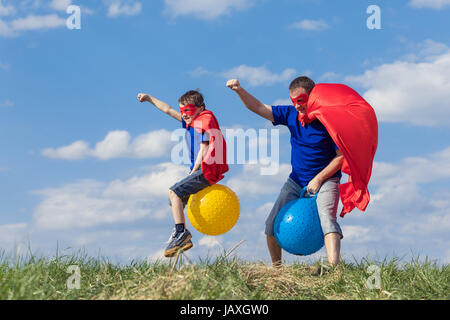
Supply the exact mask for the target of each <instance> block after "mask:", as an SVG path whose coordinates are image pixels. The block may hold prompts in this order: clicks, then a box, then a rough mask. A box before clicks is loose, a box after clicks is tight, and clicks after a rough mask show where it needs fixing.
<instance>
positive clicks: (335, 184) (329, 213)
mask: <svg viewBox="0 0 450 320" xmlns="http://www.w3.org/2000/svg"><path fill="white" fill-rule="evenodd" d="M339 181H340V178H338V177H334V178H330V179H328V180H327V181H325V182H324V183H323V184H322V186H321V187H320V189H319V193H318V194H317V199H316V202H317V211H318V212H319V218H320V225H321V226H322V231H323V234H324V235H326V234H327V233H339V235H340V236H341V239H342V238H343V237H344V236H343V233H342V230H341V227H340V226H339V224H338V223H337V219H336V213H337V208H338V205H339ZM301 191H302V187H300V186H299V185H298V184H297V183H296V182H295V181H294V180H292V179H291V178H288V180H287V181H286V183H285V184H284V186H283V187H282V188H281V191H280V195H279V196H278V199H277V201H276V202H275V204H274V206H273V208H272V210H271V211H270V214H269V216H268V218H267V220H266V230H265V233H266V235H269V236H273V223H274V221H275V217H276V216H277V214H278V212H279V211H280V210H281V208H283V207H284V205H285V204H286V203H288V202H289V201H291V200H294V199H297V198H299V197H300V192H301Z"/></svg>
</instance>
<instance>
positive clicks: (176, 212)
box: [169, 189, 186, 224]
mask: <svg viewBox="0 0 450 320" xmlns="http://www.w3.org/2000/svg"><path fill="white" fill-rule="evenodd" d="M169 199H170V206H171V208H172V216H173V220H174V221H175V224H180V223H182V224H185V221H186V220H185V218H184V205H183V200H181V198H180V197H179V196H177V194H176V193H175V192H173V191H172V190H170V189H169Z"/></svg>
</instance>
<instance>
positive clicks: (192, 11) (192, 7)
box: [164, 0, 254, 20]
mask: <svg viewBox="0 0 450 320" xmlns="http://www.w3.org/2000/svg"><path fill="white" fill-rule="evenodd" d="M253 2H254V1H253V0H164V3H165V12H166V13H167V14H169V15H170V16H171V17H172V18H176V17H179V16H194V17H196V18H199V19H203V20H214V19H216V18H218V17H219V16H222V15H227V14H230V13H231V12H233V11H242V10H246V9H248V8H249V7H251V6H252V5H253Z"/></svg>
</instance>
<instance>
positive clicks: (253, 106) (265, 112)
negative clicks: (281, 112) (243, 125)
mask: <svg viewBox="0 0 450 320" xmlns="http://www.w3.org/2000/svg"><path fill="white" fill-rule="evenodd" d="M227 87H228V88H230V89H231V90H233V91H235V92H236V93H237V94H238V96H239V98H240V99H241V100H242V102H243V103H244V105H245V106H246V107H247V108H248V109H249V110H250V111H253V112H254V113H256V114H258V115H260V116H261V117H263V118H265V119H267V120H269V121H271V122H273V120H274V119H273V113H272V107H271V106H269V105H267V104H264V103H262V102H261V101H259V100H258V99H256V98H255V97H254V96H252V95H251V94H250V93H248V92H247V91H246V90H245V89H244V88H242V87H241V85H240V83H239V80H237V79H231V80H229V81H228V82H227Z"/></svg>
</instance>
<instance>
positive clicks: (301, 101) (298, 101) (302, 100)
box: [291, 93, 309, 127]
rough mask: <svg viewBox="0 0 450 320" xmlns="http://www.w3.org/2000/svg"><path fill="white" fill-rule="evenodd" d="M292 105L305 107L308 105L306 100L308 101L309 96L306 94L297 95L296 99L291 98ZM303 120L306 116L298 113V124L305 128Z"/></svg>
mask: <svg viewBox="0 0 450 320" xmlns="http://www.w3.org/2000/svg"><path fill="white" fill-rule="evenodd" d="M291 100H292V103H293V104H294V106H295V105H297V104H299V105H301V106H306V105H308V100H309V95H308V94H306V93H302V94H301V95H299V96H298V97H295V98H292V97H291ZM305 118H306V114H304V113H300V112H299V113H298V121H300V124H301V125H302V127H304V126H305Z"/></svg>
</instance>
